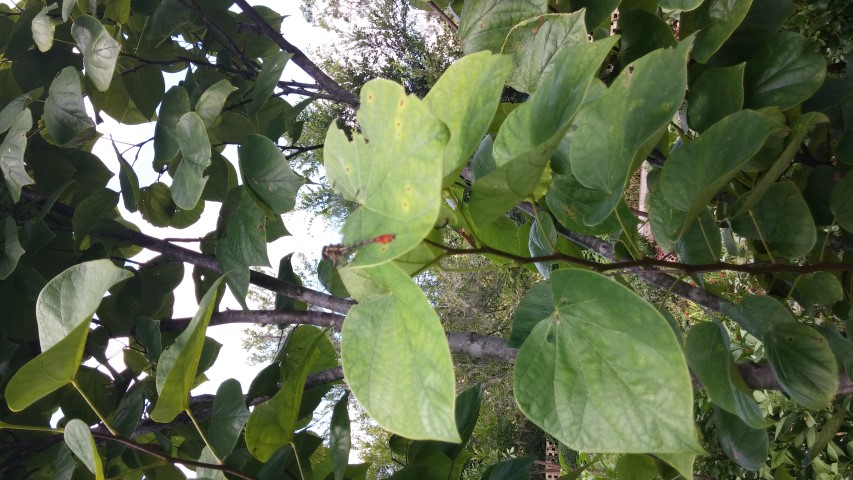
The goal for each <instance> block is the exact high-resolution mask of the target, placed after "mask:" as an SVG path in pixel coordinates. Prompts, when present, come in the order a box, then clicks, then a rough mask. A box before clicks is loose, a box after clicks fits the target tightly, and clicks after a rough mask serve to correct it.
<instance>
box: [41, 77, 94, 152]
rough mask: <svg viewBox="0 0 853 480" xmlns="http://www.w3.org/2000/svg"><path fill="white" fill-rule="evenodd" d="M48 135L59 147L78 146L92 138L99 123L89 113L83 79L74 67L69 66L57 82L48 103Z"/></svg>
mask: <svg viewBox="0 0 853 480" xmlns="http://www.w3.org/2000/svg"><path fill="white" fill-rule="evenodd" d="M44 123H45V127H46V128H47V133H48V134H49V135H50V138H51V139H53V140H54V141H55V142H56V143H57V144H59V145H67V144H73V143H78V141H79V140H80V139H83V138H86V137H87V136H90V135H91V133H93V132H92V131H93V130H94V129H95V122H93V121H92V119H91V118H89V115H88V114H87V113H86V107H85V106H84V105H83V91H82V86H81V84H80V76H79V74H78V73H77V69H75V68H74V67H65V68H64V69H62V71H61V72H60V73H59V75H57V76H56V78H55V79H53V83H51V84H50V90H49V91H48V97H47V100H46V101H45V104H44Z"/></svg>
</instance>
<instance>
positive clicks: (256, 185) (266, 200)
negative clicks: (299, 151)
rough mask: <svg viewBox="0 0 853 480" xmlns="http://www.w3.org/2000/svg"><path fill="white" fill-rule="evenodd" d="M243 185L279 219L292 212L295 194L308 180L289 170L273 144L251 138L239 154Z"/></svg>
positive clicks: (250, 136) (240, 149)
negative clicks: (283, 214) (279, 216)
mask: <svg viewBox="0 0 853 480" xmlns="http://www.w3.org/2000/svg"><path fill="white" fill-rule="evenodd" d="M238 156H239V159H240V173H241V175H242V176H243V182H244V183H245V184H246V186H248V187H249V188H250V189H251V190H252V192H253V193H254V194H255V195H257V196H258V198H260V199H261V200H262V201H263V206H264V207H268V208H269V209H270V210H272V212H273V213H274V214H276V215H281V214H282V213H286V212H289V211H291V210H293V207H294V206H295V205H296V192H297V191H298V190H299V187H301V186H302V185H304V184H305V180H304V179H303V178H302V177H300V176H299V175H297V174H295V173H294V172H293V170H291V169H290V165H288V163H287V159H286V158H285V157H284V154H282V153H281V150H279V148H278V147H277V146H276V145H275V143H273V142H272V140H270V139H268V138H267V137H264V136H262V135H249V137H248V138H247V139H246V141H245V142H244V143H243V144H242V145H240V148H239V150H238Z"/></svg>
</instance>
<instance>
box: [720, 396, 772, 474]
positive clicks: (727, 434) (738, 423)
mask: <svg viewBox="0 0 853 480" xmlns="http://www.w3.org/2000/svg"><path fill="white" fill-rule="evenodd" d="M714 423H715V424H716V427H717V429H716V430H717V438H719V440H720V447H722V449H723V453H725V454H726V456H727V457H729V458H730V459H732V460H734V461H735V463H737V464H738V465H740V466H741V467H743V468H745V469H747V470H750V471H755V470H758V469H759V468H761V466H762V465H764V462H765V461H767V454H768V451H769V449H770V439H769V438H768V437H767V430H766V429H764V428H752V427H750V426H749V425H747V424H745V423H744V422H743V421H742V420H741V419H740V418H738V417H737V416H736V415H732V414H731V413H729V412H727V411H725V410H723V409H721V408H718V407H717V406H714Z"/></svg>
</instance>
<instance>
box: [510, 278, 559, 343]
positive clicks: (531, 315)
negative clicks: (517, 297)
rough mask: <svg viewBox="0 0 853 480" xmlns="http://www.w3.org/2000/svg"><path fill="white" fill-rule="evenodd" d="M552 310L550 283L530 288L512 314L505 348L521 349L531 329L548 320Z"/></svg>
mask: <svg viewBox="0 0 853 480" xmlns="http://www.w3.org/2000/svg"><path fill="white" fill-rule="evenodd" d="M554 310H555V307H554V296H553V294H552V293H551V284H550V283H548V282H540V283H537V284H535V285H533V286H532V287H530V290H528V291H527V293H526V294H525V295H524V298H522V299H521V303H519V304H518V307H516V309H515V313H514V314H513V317H512V334H511V335H510V337H509V340H508V341H507V346H508V347H510V348H519V347H521V345H522V344H523V343H524V340H525V339H527V336H528V335H530V331H531V330H533V327H535V326H536V325H537V324H538V323H539V322H541V321H543V320H545V319H547V318H549V317H550V316H551V315H552V314H553V313H554Z"/></svg>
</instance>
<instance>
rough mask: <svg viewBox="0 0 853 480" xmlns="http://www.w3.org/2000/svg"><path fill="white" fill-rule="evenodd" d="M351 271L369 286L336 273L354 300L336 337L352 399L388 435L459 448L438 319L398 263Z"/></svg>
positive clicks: (450, 366)
mask: <svg viewBox="0 0 853 480" xmlns="http://www.w3.org/2000/svg"><path fill="white" fill-rule="evenodd" d="M356 272H357V273H358V275H360V276H362V277H365V278H366V279H367V281H368V282H370V283H372V287H371V288H369V289H365V288H363V286H362V285H361V282H360V281H359V280H358V279H357V278H354V276H353V273H355V272H351V269H344V270H343V271H342V274H343V279H344V283H345V284H346V286H347V289H348V290H349V291H350V292H351V293H352V294H353V295H354V296H355V298H356V300H358V304H356V305H355V306H353V307H352V308H351V309H350V310H349V312H348V313H347V318H346V320H345V321H344V326H343V330H342V332H341V334H342V343H341V359H342V363H343V368H344V376H345V377H346V380H347V384H348V385H349V386H350V388H351V391H352V393H353V395H355V397H356V398H357V399H358V401H359V402H360V403H361V404H362V405H363V406H364V409H365V410H366V411H367V412H368V413H369V414H370V416H371V417H372V418H373V419H375V420H376V421H377V423H379V425H380V426H382V427H383V428H384V429H386V430H388V431H390V432H392V433H396V434H399V435H402V436H404V437H406V438H411V439H416V440H417V439H433V440H443V441H448V442H454V443H458V442H459V441H460V437H459V433H458V432H457V430H456V420H455V414H454V412H455V406H454V404H455V393H454V390H455V381H454V374H453V363H452V360H451V357H450V350H449V348H448V346H447V340H446V338H445V336H444V330H443V328H442V326H441V323H440V322H439V319H438V316H437V315H436V313H435V311H433V309H432V307H431V306H430V304H429V301H428V300H427V298H426V297H425V296H424V294H423V292H421V290H420V288H419V287H418V286H417V285H416V284H415V283H414V282H413V281H412V280H411V279H410V278H409V277H408V276H407V275H406V274H405V273H404V272H403V271H402V270H400V269H399V268H398V267H397V266H396V265H394V264H391V263H386V264H383V265H380V266H377V267H373V268H369V269H358V270H356ZM370 290H373V293H366V294H365V295H362V293H363V292H369V291H370ZM424 412H429V414H425V413H424Z"/></svg>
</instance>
